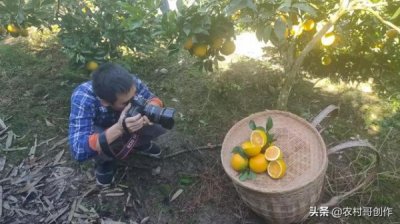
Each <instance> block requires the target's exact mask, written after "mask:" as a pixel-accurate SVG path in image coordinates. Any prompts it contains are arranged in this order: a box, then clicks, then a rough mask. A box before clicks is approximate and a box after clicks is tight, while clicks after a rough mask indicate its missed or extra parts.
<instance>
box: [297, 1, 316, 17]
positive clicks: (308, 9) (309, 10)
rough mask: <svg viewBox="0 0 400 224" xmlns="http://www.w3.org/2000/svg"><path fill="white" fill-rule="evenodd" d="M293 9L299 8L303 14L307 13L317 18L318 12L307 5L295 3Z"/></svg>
mask: <svg viewBox="0 0 400 224" xmlns="http://www.w3.org/2000/svg"><path fill="white" fill-rule="evenodd" d="M292 7H293V8H297V9H299V10H301V11H303V12H306V13H308V14H310V15H311V16H317V11H316V10H315V9H314V8H313V7H312V6H310V5H309V4H307V3H295V4H293V5H292Z"/></svg>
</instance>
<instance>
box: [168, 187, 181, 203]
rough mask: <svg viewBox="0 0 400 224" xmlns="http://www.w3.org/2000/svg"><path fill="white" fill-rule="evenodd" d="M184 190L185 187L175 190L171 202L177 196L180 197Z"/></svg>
mask: <svg viewBox="0 0 400 224" xmlns="http://www.w3.org/2000/svg"><path fill="white" fill-rule="evenodd" d="M182 192H183V189H179V190H177V191H176V192H175V194H174V195H172V197H171V199H170V200H169V202H173V201H174V200H175V199H176V198H177V197H179V195H181V194H182Z"/></svg>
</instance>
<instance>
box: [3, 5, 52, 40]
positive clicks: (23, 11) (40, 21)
mask: <svg viewBox="0 0 400 224" xmlns="http://www.w3.org/2000/svg"><path fill="white" fill-rule="evenodd" d="M57 8H58V3H57V1H56V0H44V1H40V0H20V1H15V0H5V1H0V40H1V39H2V38H4V37H6V36H7V35H10V36H12V37H19V36H22V37H27V36H28V30H27V28H28V27H30V26H37V27H41V26H49V25H50V24H51V23H53V21H54V18H55V16H56V14H57Z"/></svg>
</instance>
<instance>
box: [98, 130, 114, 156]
mask: <svg viewBox="0 0 400 224" xmlns="http://www.w3.org/2000/svg"><path fill="white" fill-rule="evenodd" d="M99 144H100V147H101V151H102V152H103V153H104V154H106V155H107V156H108V157H111V158H115V155H114V153H113V152H111V149H110V146H109V145H108V142H107V138H106V132H105V131H103V132H102V133H100V135H99Z"/></svg>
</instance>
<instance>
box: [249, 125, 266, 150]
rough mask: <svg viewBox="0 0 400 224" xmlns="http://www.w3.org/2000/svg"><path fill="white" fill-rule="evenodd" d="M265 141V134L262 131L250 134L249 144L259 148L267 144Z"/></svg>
mask: <svg viewBox="0 0 400 224" xmlns="http://www.w3.org/2000/svg"><path fill="white" fill-rule="evenodd" d="M267 140H268V139H267V134H266V133H265V132H264V131H263V130H259V129H256V130H254V131H252V132H251V134H250V142H251V143H252V144H253V145H256V146H259V147H261V148H262V147H264V146H265V145H266V144H267Z"/></svg>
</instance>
